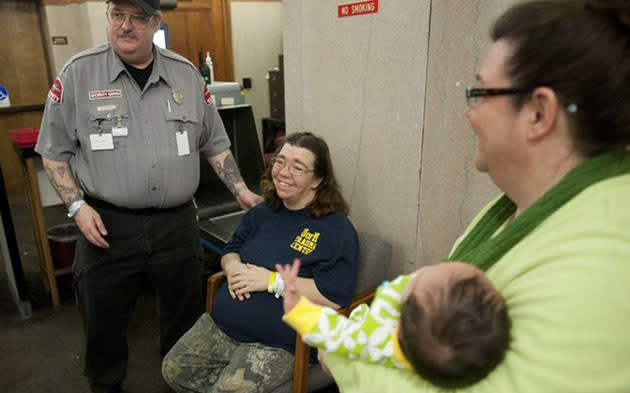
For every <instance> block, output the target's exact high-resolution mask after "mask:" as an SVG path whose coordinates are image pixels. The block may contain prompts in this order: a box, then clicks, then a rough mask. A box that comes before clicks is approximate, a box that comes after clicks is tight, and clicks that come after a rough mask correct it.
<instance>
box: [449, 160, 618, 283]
mask: <svg viewBox="0 0 630 393" xmlns="http://www.w3.org/2000/svg"><path fill="white" fill-rule="evenodd" d="M626 173H630V154H628V153H627V152H612V153H605V154H600V155H597V156H595V157H591V158H589V159H587V160H584V161H583V162H582V163H580V165H578V166H576V167H575V168H573V169H572V170H571V171H570V172H569V173H568V174H567V175H566V176H565V177H564V178H563V179H562V180H560V182H558V184H556V185H555V186H554V187H553V188H552V189H550V190H549V191H547V193H546V194H545V195H543V196H542V197H541V198H539V199H538V200H537V201H536V202H535V203H534V204H533V205H531V206H530V207H529V208H528V209H527V210H525V211H524V212H523V214H521V215H520V216H519V217H517V218H516V219H515V220H514V221H513V222H512V223H511V224H510V225H509V226H508V227H507V228H506V229H505V230H503V231H502V232H501V233H499V234H498V235H497V236H494V237H492V235H494V234H495V233H496V231H497V230H498V229H499V228H500V227H501V225H503V224H504V223H505V222H506V220H507V219H509V218H510V217H511V216H512V215H513V214H514V212H515V211H516V205H515V204H514V202H512V200H510V198H508V197H507V196H506V195H505V194H504V195H503V196H502V197H501V198H499V200H498V201H497V202H496V203H495V204H494V205H492V207H491V208H490V209H489V210H488V211H487V212H486V214H484V215H483V217H481V219H480V220H479V222H478V223H477V224H476V225H475V226H474V228H473V229H472V230H470V232H469V233H468V234H467V235H466V237H465V238H464V239H462V241H461V242H460V243H459V245H458V246H457V248H456V249H455V251H454V252H453V253H452V254H451V255H450V256H449V257H448V258H447V260H449V261H465V262H468V263H471V264H473V265H475V266H477V267H478V268H480V269H481V270H484V271H486V270H488V269H489V268H490V267H492V265H494V263H495V262H497V261H498V260H499V259H500V258H501V257H502V256H503V255H505V253H507V252H508V251H509V250H510V249H511V248H512V247H514V246H515V245H516V244H518V242H520V241H521V240H522V239H523V238H524V237H525V236H527V235H528V234H529V233H530V232H531V231H532V230H534V228H536V227H537V226H538V225H539V224H540V223H541V222H543V221H544V220H545V219H546V218H547V217H549V216H550V215H551V214H553V213H554V212H555V211H556V210H558V209H559V208H560V207H561V206H562V205H564V204H565V203H566V202H568V201H569V200H571V198H573V197H574V196H576V195H577V194H579V193H580V192H581V191H583V190H584V189H586V188H588V187H589V186H591V185H593V184H595V183H597V182H599V181H602V180H606V179H609V178H612V177H615V176H619V175H623V174H626Z"/></svg>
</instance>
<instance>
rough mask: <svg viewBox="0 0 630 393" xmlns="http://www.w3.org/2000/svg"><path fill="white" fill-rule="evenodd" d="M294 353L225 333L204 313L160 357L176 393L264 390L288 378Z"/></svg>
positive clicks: (224, 392) (165, 375)
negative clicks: (237, 338)
mask: <svg viewBox="0 0 630 393" xmlns="http://www.w3.org/2000/svg"><path fill="white" fill-rule="evenodd" d="M292 374H293V354H290V353H289V352H287V351H285V350H283V349H280V348H273V347H268V346H266V345H262V344H258V343H241V342H238V341H236V340H233V339H232V338H230V337H228V336H227V335H226V334H225V333H223V332H222V331H221V329H219V328H218V327H217V325H215V323H214V321H213V320H212V318H211V317H210V315H209V314H207V313H206V314H204V315H202V316H201V318H199V320H197V322H196V323H195V325H194V326H193V327H192V328H191V329H190V330H189V331H188V332H187V333H186V334H184V336H183V337H182V338H181V339H180V340H179V341H178V342H177V344H175V346H173V348H172V349H171V350H170V352H169V353H168V354H166V356H165V357H164V360H163V361H162V375H163V376H164V379H165V380H166V382H167V383H168V384H169V385H170V387H171V388H173V389H174V390H175V391H177V392H178V393H183V392H204V393H227V392H231V393H266V392H269V391H271V390H272V389H274V388H276V387H277V386H279V385H280V384H282V383H284V382H286V381H288V380H289V379H291V376H292Z"/></svg>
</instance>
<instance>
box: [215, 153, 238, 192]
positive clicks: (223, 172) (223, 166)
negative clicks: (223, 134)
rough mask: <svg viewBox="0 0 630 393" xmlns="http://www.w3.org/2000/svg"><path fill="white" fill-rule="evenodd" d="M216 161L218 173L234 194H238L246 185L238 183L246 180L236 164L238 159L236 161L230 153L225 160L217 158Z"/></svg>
mask: <svg viewBox="0 0 630 393" xmlns="http://www.w3.org/2000/svg"><path fill="white" fill-rule="evenodd" d="M215 163H216V165H217V174H218V175H219V177H220V178H221V179H222V180H223V182H224V183H225V185H226V186H227V188H228V189H229V190H230V192H231V193H232V195H234V196H237V195H238V194H239V193H240V192H241V191H242V190H243V189H244V188H245V187H244V185H243V184H240V185H237V183H244V182H243V178H242V177H241V173H240V172H239V170H238V166H237V165H236V161H234V156H232V154H230V153H228V155H227V156H225V158H224V159H223V162H220V161H218V160H217V161H215Z"/></svg>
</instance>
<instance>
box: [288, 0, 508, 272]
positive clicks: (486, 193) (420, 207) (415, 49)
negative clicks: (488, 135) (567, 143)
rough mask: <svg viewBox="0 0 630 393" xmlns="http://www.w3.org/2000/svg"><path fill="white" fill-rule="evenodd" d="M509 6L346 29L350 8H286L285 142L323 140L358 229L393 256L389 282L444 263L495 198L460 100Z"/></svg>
mask: <svg viewBox="0 0 630 393" xmlns="http://www.w3.org/2000/svg"><path fill="white" fill-rule="evenodd" d="M512 2H513V1H510V0H495V1H492V0H456V1H444V0H434V1H431V0H397V1H384V0H381V1H380V2H379V11H378V13H376V14H371V15H362V16H354V17H347V18H338V17H337V6H338V5H340V4H342V3H347V2H341V1H334V0H318V1H310V0H291V1H285V2H284V5H285V15H284V17H285V29H284V53H285V70H286V71H285V92H286V93H285V94H286V112H287V128H288V131H289V132H293V131H298V130H311V131H313V132H315V133H317V134H320V135H322V136H324V138H325V139H326V140H327V141H328V143H329V145H330V148H331V151H332V156H333V160H334V163H335V168H336V173H337V176H338V178H339V179H338V180H339V181H340V183H341V185H342V187H343V192H344V195H345V196H346V198H347V199H348V201H349V202H350V206H351V214H350V218H351V219H352V221H353V223H354V224H355V226H356V227H357V229H359V230H362V231H369V232H374V233H378V234H380V235H381V236H383V237H385V238H386V239H387V240H389V241H390V242H391V243H392V245H393V246H394V256H393V260H392V266H391V268H390V274H391V275H394V274H398V273H401V272H408V271H411V270H413V269H414V268H415V267H417V266H420V265H423V264H427V263H432V262H436V261H438V260H439V259H440V258H442V257H444V256H446V255H447V253H448V251H449V250H450V247H451V245H452V243H453V241H454V240H455V239H456V237H457V236H458V235H459V234H460V233H461V231H462V230H463V229H464V228H465V227H466V225H467V224H468V223H469V221H470V219H471V218H472V217H473V216H474V214H475V213H476V212H477V211H478V209H479V208H480V207H482V206H483V205H484V204H485V203H486V202H487V201H488V200H490V199H491V198H492V197H494V196H495V195H496V194H497V193H498V190H497V189H496V188H495V187H494V185H492V183H491V182H490V180H489V179H488V178H487V176H485V175H482V174H479V173H477V172H476V170H475V169H474V167H473V165H472V158H473V155H474V152H475V149H476V145H475V143H476V142H475V138H474V135H473V133H472V131H471V129H470V127H469V126H468V123H467V121H466V119H465V116H464V110H465V99H464V89H465V87H466V86H467V85H468V84H470V83H471V81H472V80H473V78H472V77H473V75H474V74H475V72H476V70H477V69H478V66H479V63H480V61H481V59H482V58H483V56H484V54H485V49H486V47H487V45H488V44H489V40H488V38H487V31H488V28H489V26H490V23H491V21H492V20H493V19H494V18H495V17H496V16H497V15H498V14H499V13H500V12H501V11H503V10H504V9H506V8H507V6H508V5H509V4H510V3H512Z"/></svg>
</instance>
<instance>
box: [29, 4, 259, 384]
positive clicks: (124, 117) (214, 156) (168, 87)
mask: <svg viewBox="0 0 630 393" xmlns="http://www.w3.org/2000/svg"><path fill="white" fill-rule="evenodd" d="M108 3H109V4H108V7H107V19H108V22H109V24H108V27H107V34H108V38H109V43H107V44H103V45H100V46H97V47H95V48H92V49H89V50H87V51H84V52H81V53H79V54H77V55H75V56H74V57H73V58H72V59H71V60H70V61H68V63H67V64H66V65H65V66H64V67H63V69H62V70H61V72H60V73H59V75H58V77H57V78H56V79H55V81H54V83H53V86H52V87H51V89H50V92H49V93H48V100H47V102H46V109H45V111H44V117H43V120H42V125H41V130H40V135H39V140H38V142H37V146H36V147H35V150H36V151H37V152H38V153H40V154H41V155H42V159H43V163H44V167H45V169H46V171H47V173H48V177H49V178H50V180H51V182H52V184H53V186H54V187H55V189H56V190H57V192H58V193H59V195H60V197H61V198H62V200H63V202H64V203H65V204H66V206H67V207H68V216H69V217H73V218H74V219H75V221H76V223H77V225H78V227H79V229H80V231H81V233H82V234H83V236H81V237H80V239H79V241H78V243H77V249H76V256H75V260H74V266H73V272H74V277H75V283H76V291H77V300H78V308H79V311H80V313H81V316H82V318H83V323H84V328H85V335H86V355H85V374H86V376H87V377H88V378H89V379H90V383H91V387H92V391H94V392H117V391H120V389H121V384H122V381H123V380H124V378H125V375H126V368H127V337H126V331H127V325H128V322H129V318H130V316H131V314H132V311H133V306H134V303H135V301H136V299H137V296H138V294H139V291H140V285H139V284H140V282H141V281H142V279H143V278H144V277H145V276H146V275H147V274H148V276H149V277H150V280H151V282H152V284H153V286H154V287H155V291H156V293H157V295H158V298H159V307H160V316H159V321H160V351H161V353H162V355H164V354H166V353H167V352H168V351H169V349H170V348H171V346H172V345H173V344H174V343H175V342H176V341H177V340H178V339H179V337H180V336H181V335H182V334H183V333H185V332H186V331H187V330H188V328H190V326H192V325H193V323H194V322H195V321H196V320H197V318H198V316H199V315H200V314H201V289H200V275H201V266H200V259H199V253H200V252H201V249H200V240H199V231H198V228H197V222H196V215H195V207H194V206H193V202H192V197H193V194H194V192H195V190H196V188H197V186H198V184H199V159H200V155H201V156H203V157H204V158H206V159H208V161H209V162H210V164H211V166H212V168H213V169H214V171H215V172H216V173H217V175H218V176H219V178H220V179H221V180H222V181H223V182H224V183H225V184H226V186H227V187H228V188H229V189H230V191H231V192H232V193H233V194H234V196H235V198H236V199H237V200H238V202H239V204H240V206H241V207H242V208H244V209H247V208H249V207H251V206H253V205H255V204H257V203H258V202H260V201H261V198H260V197H259V196H258V195H256V194H254V193H252V192H251V191H250V190H249V189H248V188H247V186H246V185H245V183H244V182H243V179H242V177H241V175H240V173H239V171H238V168H237V166H236V163H235V161H234V158H233V156H232V155H231V154H230V150H229V147H230V142H229V139H228V137H227V134H226V132H225V129H224V127H223V123H222V122H221V119H220V117H219V115H218V112H217V110H216V107H215V106H214V103H213V102H212V97H211V95H210V93H209V92H208V90H207V87H206V84H205V83H204V82H203V80H202V78H201V75H200V74H199V72H198V71H197V70H196V69H195V67H194V66H193V65H192V64H191V63H190V62H189V61H188V60H186V59H185V58H183V57H181V56H179V55H177V54H175V53H173V52H171V51H168V50H164V49H160V48H157V47H155V46H153V41H152V40H153V34H154V33H155V31H156V30H157V29H158V27H159V25H160V22H161V18H162V16H161V13H160V12H159V3H160V2H159V0H133V1H132V0H112V1H111V2H109V1H108Z"/></svg>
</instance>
